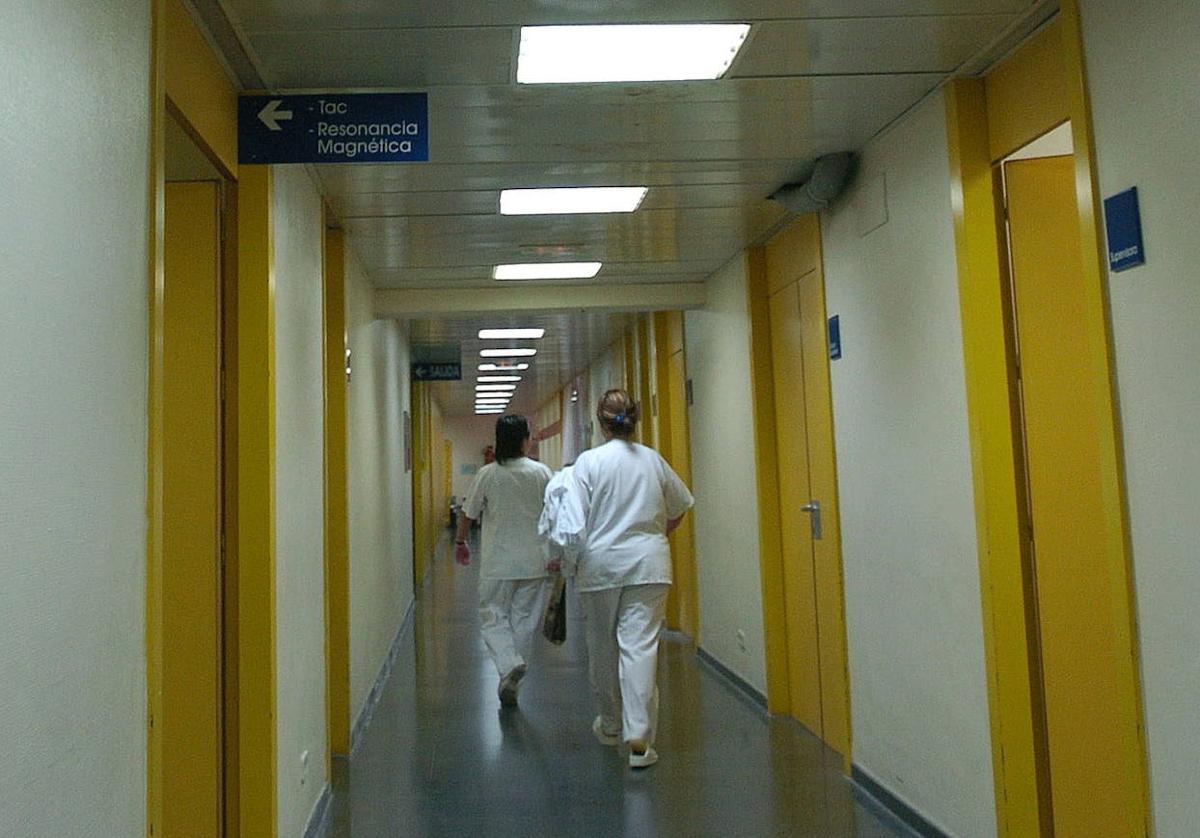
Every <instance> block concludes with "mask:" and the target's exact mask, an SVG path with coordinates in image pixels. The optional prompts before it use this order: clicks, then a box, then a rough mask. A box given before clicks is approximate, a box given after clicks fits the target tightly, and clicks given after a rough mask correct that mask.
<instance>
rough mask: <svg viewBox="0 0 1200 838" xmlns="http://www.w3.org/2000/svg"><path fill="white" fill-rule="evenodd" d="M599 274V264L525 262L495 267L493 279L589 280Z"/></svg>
mask: <svg viewBox="0 0 1200 838" xmlns="http://www.w3.org/2000/svg"><path fill="white" fill-rule="evenodd" d="M599 272H600V263H599V262H526V263H522V264H517V265H497V266H496V269H495V270H494V271H492V276H493V277H494V278H495V279H591V278H592V277H594V276H595V275H596V274H598V273H599Z"/></svg>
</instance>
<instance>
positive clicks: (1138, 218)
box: [1104, 186, 1146, 271]
mask: <svg viewBox="0 0 1200 838" xmlns="http://www.w3.org/2000/svg"><path fill="white" fill-rule="evenodd" d="M1104 225H1105V227H1106V228H1107V230H1108V267H1109V268H1110V269H1111V270H1113V271H1124V270H1128V269H1129V268H1134V267H1137V266H1138V265H1144V264H1145V263H1146V250H1145V248H1144V247H1143V245H1142V215H1141V212H1140V211H1139V209H1138V193H1137V187H1136V186H1135V187H1133V188H1132V189H1127V190H1125V191H1124V192H1120V193H1118V194H1116V195H1113V196H1112V197H1111V198H1105V199H1104Z"/></svg>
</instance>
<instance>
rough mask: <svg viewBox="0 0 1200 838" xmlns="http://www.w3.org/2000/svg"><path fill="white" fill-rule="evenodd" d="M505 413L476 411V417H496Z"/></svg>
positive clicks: (501, 411)
mask: <svg viewBox="0 0 1200 838" xmlns="http://www.w3.org/2000/svg"><path fill="white" fill-rule="evenodd" d="M503 412H504V411H503V410H476V411H475V415H476V416H495V415H497V414H500V413H503Z"/></svg>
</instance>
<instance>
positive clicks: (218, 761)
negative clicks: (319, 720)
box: [159, 182, 223, 836]
mask: <svg viewBox="0 0 1200 838" xmlns="http://www.w3.org/2000/svg"><path fill="white" fill-rule="evenodd" d="M218 200H219V193H218V190H217V184H216V183H214V182H195V183H168V184H167V185H166V208H165V213H166V222H165V223H166V228H165V252H164V260H165V261H164V287H163V323H164V334H165V340H164V345H163V574H162V592H163V596H162V600H163V614H162V618H163V631H162V636H163V662H162V683H163V700H162V707H163V711H162V718H161V720H159V723H160V724H161V728H160V731H161V735H162V752H163V823H162V834H163V835H170V836H192V835H194V836H213V835H218V834H220V832H221V828H220V824H221V819H222V812H221V785H222V772H221V766H222V760H223V750H222V741H223V740H222V726H221V724H222V723H221V706H222V685H221V665H220V661H221V654H222V650H221V631H220V626H221V614H222V611H221V585H222V574H221V527H222V513H221V491H220V481H221V467H220V462H221V421H220V411H221V403H220V392H219V387H220V380H219V370H220V345H221V344H220V340H221V337H220V327H219V323H220V314H221V309H220V294H219V289H220V282H221V252H220V233H219V228H218V224H219V214H218Z"/></svg>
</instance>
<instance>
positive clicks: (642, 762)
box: [629, 748, 658, 768]
mask: <svg viewBox="0 0 1200 838" xmlns="http://www.w3.org/2000/svg"><path fill="white" fill-rule="evenodd" d="M656 762H658V751H656V750H654V749H653V748H646V750H645V751H643V752H642V753H640V754H639V753H638V752H637V751H634V750H630V751H629V767H630V768H649V767H650V766H651V765H654V763H656Z"/></svg>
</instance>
